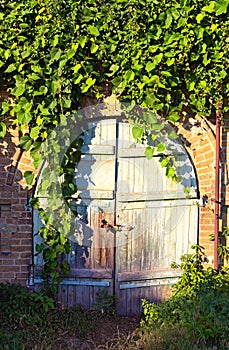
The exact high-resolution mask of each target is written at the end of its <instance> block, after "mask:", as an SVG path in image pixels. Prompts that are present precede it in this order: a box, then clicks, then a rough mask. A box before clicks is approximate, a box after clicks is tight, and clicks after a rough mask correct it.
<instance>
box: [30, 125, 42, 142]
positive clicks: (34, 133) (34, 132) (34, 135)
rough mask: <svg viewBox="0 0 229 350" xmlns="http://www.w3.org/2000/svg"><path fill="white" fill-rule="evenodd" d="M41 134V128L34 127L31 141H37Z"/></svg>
mask: <svg viewBox="0 0 229 350" xmlns="http://www.w3.org/2000/svg"><path fill="white" fill-rule="evenodd" d="M39 133H40V128H39V126H34V127H33V128H32V129H31V131H30V133H29V134H30V137H31V139H36V138H37V137H38V135H39Z"/></svg>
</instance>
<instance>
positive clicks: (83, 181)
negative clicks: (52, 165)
mask: <svg viewBox="0 0 229 350" xmlns="http://www.w3.org/2000/svg"><path fill="white" fill-rule="evenodd" d="M82 137H83V138H84V146H83V147H82V153H83V154H82V158H81V161H80V163H79V164H78V166H77V167H76V172H75V182H76V184H77V186H78V193H77V196H79V198H80V199H78V200H77V201H76V205H77V208H78V217H77V218H76V229H75V232H74V234H73V235H72V236H71V237H70V240H71V242H72V251H71V254H69V256H68V261H69V263H70V266H71V273H70V276H69V277H68V278H67V279H65V280H64V281H63V283H62V285H61V289H60V299H61V301H62V302H65V303H67V304H69V305H73V304H74V303H79V304H82V305H83V306H85V307H93V305H94V304H96V303H97V297H98V295H99V294H100V293H103V292H105V293H107V294H108V295H115V296H116V298H117V308H118V313H119V314H122V315H127V314H136V313H139V312H140V310H141V300H142V299H143V298H147V299H149V300H152V301H153V300H160V299H162V298H163V297H165V294H166V293H167V286H168V285H170V284H172V283H174V281H175V279H176V277H177V276H178V272H177V271H174V270H172V269H171V268H170V264H171V262H172V261H176V262H179V258H180V256H181V255H182V254H185V253H187V252H188V250H189V248H190V245H191V244H193V243H195V242H196V241H197V230H198V228H197V223H198V207H197V205H196V200H195V198H197V189H196V180H195V175H194V169H193V167H192V164H191V162H190V160H189V158H188V156H187V154H186V152H185V150H184V148H183V147H182V146H181V144H180V143H179V142H177V141H176V142H175V141H173V140H170V141H169V148H170V152H172V153H173V155H175V156H176V159H177V166H178V172H179V173H180V175H181V176H182V181H181V183H179V184H175V183H173V182H172V181H171V180H170V179H168V178H167V177H166V176H165V169H163V168H162V167H161V164H160V157H161V156H162V155H161V154H157V153H156V152H155V155H154V157H153V159H151V160H148V159H147V158H146V157H145V155H144V152H145V147H144V146H143V145H135V144H134V139H133V137H132V131H131V126H130V125H129V124H128V123H125V122H118V121H117V120H115V119H114V120H103V121H100V122H95V123H93V122H92V123H90V124H88V129H87V130H86V131H85V132H84V134H83V136H82ZM184 185H185V186H187V187H190V189H191V191H190V193H189V198H187V197H186V195H185V193H184V190H183V186H184ZM104 295H105V294H104Z"/></svg>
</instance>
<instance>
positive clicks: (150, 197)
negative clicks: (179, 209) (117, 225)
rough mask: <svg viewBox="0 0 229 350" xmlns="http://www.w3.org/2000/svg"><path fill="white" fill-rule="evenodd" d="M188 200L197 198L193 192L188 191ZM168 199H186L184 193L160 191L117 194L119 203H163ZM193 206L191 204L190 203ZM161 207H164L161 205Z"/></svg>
mask: <svg viewBox="0 0 229 350" xmlns="http://www.w3.org/2000/svg"><path fill="white" fill-rule="evenodd" d="M188 198H197V193H196V191H195V190H192V191H190V193H189V195H188ZM170 199H187V195H186V194H185V192H184V191H174V192H172V191H169V192H166V191H161V192H139V193H137V192H134V193H133V192H132V193H129V192H126V193H124V192H122V193H118V194H117V200H118V201H119V202H139V201H141V202H142V201H144V202H147V201H163V200H170ZM192 204H193V203H192ZM163 205H166V203H165V204H163Z"/></svg>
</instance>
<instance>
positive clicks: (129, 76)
mask: <svg viewBox="0 0 229 350" xmlns="http://www.w3.org/2000/svg"><path fill="white" fill-rule="evenodd" d="M134 77H135V73H134V72H133V71H132V70H128V71H127V72H126V73H125V79H126V81H127V82H130V81H132V80H134Z"/></svg>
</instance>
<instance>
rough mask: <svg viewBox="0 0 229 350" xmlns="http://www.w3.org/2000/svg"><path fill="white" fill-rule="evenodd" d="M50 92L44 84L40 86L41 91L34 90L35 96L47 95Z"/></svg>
mask: <svg viewBox="0 0 229 350" xmlns="http://www.w3.org/2000/svg"><path fill="white" fill-rule="evenodd" d="M47 92H48V88H47V87H46V86H44V85H42V86H40V87H39V91H34V93H33V96H40V95H46V94H47Z"/></svg>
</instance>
